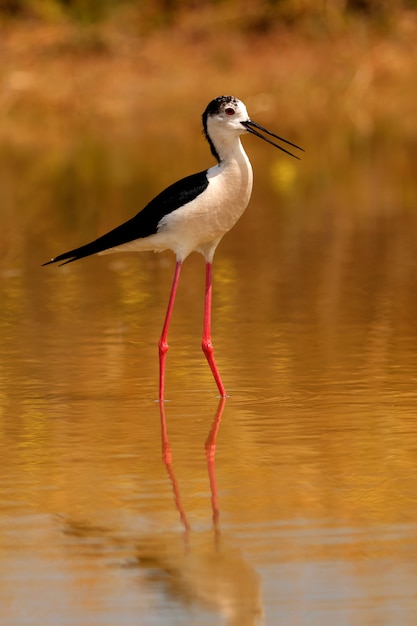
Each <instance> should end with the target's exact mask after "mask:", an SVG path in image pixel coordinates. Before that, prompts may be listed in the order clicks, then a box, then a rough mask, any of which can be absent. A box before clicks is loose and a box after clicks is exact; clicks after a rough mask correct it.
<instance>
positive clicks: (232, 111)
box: [224, 107, 235, 115]
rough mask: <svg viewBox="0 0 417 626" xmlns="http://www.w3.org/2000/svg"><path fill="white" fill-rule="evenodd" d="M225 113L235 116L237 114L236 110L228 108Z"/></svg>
mask: <svg viewBox="0 0 417 626" xmlns="http://www.w3.org/2000/svg"><path fill="white" fill-rule="evenodd" d="M224 112H225V113H226V115H234V114H235V110H234V109H232V107H228V108H227V109H225V110H224Z"/></svg>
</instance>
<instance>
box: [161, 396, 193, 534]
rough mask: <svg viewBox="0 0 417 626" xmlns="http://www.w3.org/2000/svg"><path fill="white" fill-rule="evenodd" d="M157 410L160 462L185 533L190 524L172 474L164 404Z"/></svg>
mask: <svg viewBox="0 0 417 626" xmlns="http://www.w3.org/2000/svg"><path fill="white" fill-rule="evenodd" d="M159 409H160V413H161V440H162V460H163V462H164V463H165V467H166V469H167V472H168V476H169V479H170V481H171V485H172V490H173V492H174V500H175V506H176V507H177V510H178V513H179V514H180V518H181V522H182V523H183V526H184V528H185V530H186V531H188V530H190V524H189V523H188V520H187V516H186V514H185V511H184V508H183V506H182V503H181V496H180V490H179V487H178V482H177V479H176V477H175V474H174V470H173V469H172V453H171V446H170V445H169V440H168V431H167V423H166V418H165V407H164V403H163V402H160V404H159Z"/></svg>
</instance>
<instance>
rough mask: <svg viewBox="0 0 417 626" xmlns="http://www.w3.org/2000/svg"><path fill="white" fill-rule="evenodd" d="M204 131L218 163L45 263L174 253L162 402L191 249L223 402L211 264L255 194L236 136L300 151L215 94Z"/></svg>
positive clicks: (162, 351) (205, 342) (207, 346)
mask: <svg viewBox="0 0 417 626" xmlns="http://www.w3.org/2000/svg"><path fill="white" fill-rule="evenodd" d="M203 129H204V134H205V137H206V139H207V141H208V143H209V146H210V149H211V152H212V154H213V156H214V157H215V158H216V160H217V164H216V165H214V166H213V167H210V168H209V169H207V170H204V171H203V172H198V173H197V174H192V175H191V176H187V177H186V178H182V179H181V180H179V181H177V182H176V183H174V184H172V185H170V186H169V187H167V189H165V190H164V191H162V192H161V193H160V194H159V195H157V196H156V198H154V199H153V200H151V201H150V202H149V204H147V205H146V206H145V208H144V209H142V211H140V212H139V213H138V214H137V215H135V216H134V217H132V218H131V219H130V220H128V221H127V222H125V223H123V224H121V225H120V226H118V227H116V228H114V229H113V230H111V231H110V232H108V233H106V234H105V235H102V236H101V237H99V238H98V239H95V240H94V241H91V242H90V243H87V244H85V245H84V246H80V247H79V248H75V249H74V250H70V251H69V252H64V253H63V254H60V255H58V256H56V257H55V258H53V259H51V260H50V261H48V262H47V263H44V265H49V263H57V262H60V261H64V263H62V265H65V264H66V263H71V262H72V261H77V260H78V259H82V258H83V257H86V256H89V255H91V254H96V253H98V254H107V253H110V252H122V251H128V250H133V251H142V250H153V251H154V252H161V251H162V250H172V251H173V252H174V253H175V255H176V266H175V272H174V280H173V283H172V288H171V294H170V297H169V301H168V309H167V313H166V317H165V321H164V325H163V328H162V334H161V337H160V339H159V400H160V401H163V399H164V385H165V361H166V354H167V351H168V341H167V338H168V329H169V323H170V320H171V316H172V310H173V307H174V301H175V295H176V291H177V286H178V280H179V276H180V271H181V266H182V263H183V261H184V259H185V258H186V257H187V256H188V255H189V254H190V253H191V252H194V251H195V252H200V253H201V254H202V255H203V256H204V258H205V261H206V290H205V304H204V323H203V339H202V348H203V352H204V354H205V356H206V358H207V361H208V364H209V366H210V369H211V371H212V373H213V376H214V379H215V381H216V384H217V387H218V390H219V392H220V395H221V396H222V397H226V391H225V388H224V385H223V383H222V380H221V377H220V374H219V370H218V369H217V365H216V362H215V360H214V355H213V345H212V341H211V294H212V263H213V257H214V252H215V250H216V248H217V246H218V244H219V242H220V240H221V239H222V237H223V235H225V234H226V233H227V232H228V231H229V230H230V229H231V228H232V227H233V226H234V225H235V224H236V222H237V220H238V219H239V217H240V216H241V215H242V213H243V212H244V210H245V209H246V207H247V205H248V202H249V198H250V195H251V192H252V166H251V164H250V161H249V159H248V157H247V155H246V153H245V151H244V149H243V147H242V144H241V142H240V135H243V134H244V133H252V134H253V135H256V137H260V138H261V139H263V140H264V141H267V142H268V143H270V144H272V145H273V146H275V147H276V148H279V149H280V150H282V151H283V152H286V153H287V154H289V155H291V156H294V157H295V155H294V154H292V153H291V152H289V151H288V150H286V149H285V148H282V147H281V146H279V145H278V144H276V143H274V142H273V141H271V140H270V139H268V138H267V137H265V136H264V135H263V134H262V133H265V134H267V135H269V136H270V137H274V138H275V139H278V140H280V141H283V142H284V143H286V144H288V145H290V146H292V147H293V148H296V149H297V150H302V148H300V147H299V146H296V145H295V144H294V143H291V142H290V141H287V140H286V139H283V138H282V137H279V136H278V135H275V134H274V133H271V132H270V131H269V130H267V129H266V128H263V127H262V126H260V125H259V124H256V123H255V122H254V121H252V120H251V119H250V117H249V115H248V113H247V110H246V107H245V105H244V104H243V102H241V101H240V100H238V99H237V98H235V97H233V96H219V97H218V98H215V99H214V100H212V101H211V102H210V103H209V104H208V106H207V108H206V110H205V111H204V113H203ZM295 158H298V157H295Z"/></svg>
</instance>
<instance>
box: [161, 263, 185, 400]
mask: <svg viewBox="0 0 417 626" xmlns="http://www.w3.org/2000/svg"><path fill="white" fill-rule="evenodd" d="M180 272H181V261H177V264H176V266H175V272H174V280H173V281H172V287H171V293H170V296H169V301H168V308H167V312H166V316H165V321H164V325H163V327H162V333H161V337H160V338H159V401H160V402H163V400H164V390H165V362H166V358H167V352H168V348H169V346H168V329H169V323H170V321H171V316H172V310H173V308H174V302H175V296H176V293H177V287H178V280H179V277H180Z"/></svg>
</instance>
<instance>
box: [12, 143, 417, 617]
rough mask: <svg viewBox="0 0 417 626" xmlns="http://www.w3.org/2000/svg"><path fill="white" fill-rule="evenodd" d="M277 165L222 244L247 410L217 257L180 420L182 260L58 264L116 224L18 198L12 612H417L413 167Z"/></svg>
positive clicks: (185, 348)
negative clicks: (217, 380) (54, 259)
mask: <svg viewBox="0 0 417 626" xmlns="http://www.w3.org/2000/svg"><path fill="white" fill-rule="evenodd" d="M258 150H261V149H258ZM258 154H260V152H259V153H257V155H258ZM268 157H270V153H269V152H268V155H265V159H266V158H268ZM254 165H255V173H257V174H258V175H257V177H256V180H255V195H254V198H253V201H252V203H251V206H250V209H248V212H247V213H246V215H245V216H244V218H243V219H242V221H241V223H240V224H239V225H238V226H237V227H236V228H235V229H234V231H233V232H232V233H230V234H229V235H228V236H227V237H226V238H225V240H224V241H223V242H222V244H221V245H220V247H219V250H218V253H217V256H216V260H215V268H214V269H215V271H214V280H215V286H214V296H213V299H214V311H213V340H214V344H215V350H216V356H217V361H218V365H219V369H220V371H221V373H222V377H223V381H224V384H225V386H226V389H227V391H228V393H229V398H227V400H226V402H225V404H224V405H223V404H222V403H220V404H219V399H218V398H217V397H216V394H217V390H216V386H215V384H214V381H213V380H212V378H211V375H210V372H209V370H208V367H207V365H206V363H205V360H204V357H203V355H202V353H201V350H200V335H201V323H202V315H203V289H204V284H203V281H204V263H203V260H202V258H200V257H198V256H195V257H191V258H190V259H189V260H188V261H187V262H186V264H185V265H184V269H183V274H182V276H181V282H180V287H179V292H178V300H177V303H176V307H175V311H174V318H173V322H172V328H171V332H170V336H169V341H170V351H169V353H168V361H167V383H166V385H167V387H166V395H167V400H168V401H167V402H166V403H165V406H164V413H163V414H162V415H161V413H160V407H159V405H158V403H157V402H155V399H156V398H157V392H158V390H157V375H158V363H157V340H158V337H159V333H160V329H161V325H162V321H163V317H164V313H165V306H166V302H167V297H168V293H169V288H170V282H171V279H172V273H173V269H174V259H173V257H172V256H171V255H170V254H163V255H152V254H142V255H134V254H133V255H118V256H116V255H115V256H109V257H97V258H93V259H86V260H84V261H82V262H80V263H77V264H73V265H70V266H66V267H64V268H57V267H54V266H49V267H47V268H41V267H40V264H41V263H42V262H44V261H45V260H47V259H48V257H49V256H52V255H54V254H57V253H59V252H62V251H64V250H65V249H66V248H68V247H71V246H75V245H78V244H80V243H83V242H84V241H85V238H86V237H87V236H88V237H89V236H95V234H96V233H95V232H93V231H94V228H95V226H94V219H95V218H94V219H93V218H92V219H91V220H90V218H89V217H88V215H87V214H85V213H84V212H83V209H82V208H81V207H83V193H84V192H85V190H83V188H82V186H81V187H80V188H77V187H76V188H75V189H74V190H73V193H74V194H75V195H76V198H77V202H75V208H74V207H73V209H72V214H71V213H69V212H68V211H67V209H66V208H65V206H64V204H65V203H64V202H62V206H54V203H53V198H52V199H50V200H49V202H50V204H48V202H45V207H44V210H43V208H42V206H38V208H37V212H36V220H35V219H34V218H33V220H29V221H28V223H27V224H26V223H24V224H23V226H24V228H23V229H22V228H18V227H14V225H15V224H16V222H15V220H16V221H17V225H18V226H21V225H22V219H23V218H22V215H24V214H25V213H24V212H25V210H28V211H29V205H30V202H29V199H28V200H27V204H26V205H25V206H22V205H20V206H19V207H17V206H16V207H15V208H16V213H14V212H13V211H12V210H11V211H10V215H9V221H10V223H11V224H12V227H11V229H10V237H9V238H8V241H6V242H5V245H7V244H8V247H7V249H8V254H7V255H3V256H2V259H1V268H0V269H1V276H2V279H1V301H2V304H1V306H2V312H3V313H2V318H1V321H0V358H1V372H0V401H1V408H0V416H1V428H0V451H1V458H2V463H1V471H0V525H1V531H2V532H1V540H0V580H1V585H0V622H1V623H2V624H7V625H8V626H24V625H29V624H36V625H38V624H43V625H45V626H49V625H54V626H56V624H60V625H62V626H66V625H70V624H71V625H72V624H80V625H81V624H82V626H93V625H94V626H95V625H97V624H100V626H104V625H106V624H109V625H110V624H111V625H112V626H113V625H115V624H126V625H130V624H132V625H133V624H135V625H136V624H158V625H159V624H161V625H172V624H181V625H193V626H194V625H200V624H202V625H204V624H228V625H236V626H237V625H239V626H242V625H243V626H245V625H248V626H249V625H253V624H266V625H271V626H272V625H276V624H285V625H290V624H291V625H292V624H294V625H297V626H298V625H301V624H311V625H314V626H316V625H317V626H327V625H332V626H334V625H335V624H337V625H338V626H344V625H347V626H350V625H352V626H353V625H355V626H358V625H369V624H384V625H398V624H401V625H402V626H408V625H410V626H411V625H413V626H414V624H415V623H416V619H417V600H416V592H415V590H416V587H417V568H416V560H417V559H416V557H417V549H416V546H417V524H416V519H417V496H416V494H417V474H416V469H417V460H416V458H417V455H416V452H417V445H416V441H417V392H416V366H417V351H416V347H417V324H416V311H417V248H416V246H415V239H416V236H415V233H416V228H417V215H416V214H415V200H416V195H417V194H416V192H415V189H414V187H413V185H414V183H413V180H412V179H411V178H410V177H408V176H406V175H402V173H401V172H394V173H392V170H390V168H388V169H385V165H384V164H383V163H382V162H379V163H377V164H373V163H371V162H370V163H365V164H363V163H362V164H361V165H360V166H356V168H355V169H353V168H352V169H351V170H347V171H346V172H344V173H343V175H342V174H340V175H339V176H335V180H334V181H332V180H330V179H328V180H325V181H323V176H322V175H323V171H317V172H316V173H315V174H314V172H311V170H310V172H309V174H308V175H307V174H304V173H303V167H305V165H304V166H303V164H301V165H300V166H299V167H300V170H297V172H298V173H297V174H294V170H293V169H292V164H291V166H289V165H288V164H287V162H286V161H285V160H284V161H283V160H281V159H278V160H277V161H275V162H274V166H273V168H272V169H270V168H269V164H268V161H266V160H265V161H264V162H262V161H260V157H259V156H258V160H256V158H255V162H254ZM296 167H298V165H297V166H296ZM263 168H265V171H266V172H267V173H266V174H262V173H261V172H262V170H263ZM185 173H187V172H185ZM294 176H297V177H298V178H296V179H294V181H293V182H291V181H292V180H293V177H294ZM329 178H330V177H329ZM103 184H104V183H103ZM105 184H106V185H107V186H109V183H108V181H106V182H105ZM58 188H60V189H61V187H60V186H59V185H58V183H56V185H55V186H52V189H53V190H54V194H55V193H56V190H57V189H58ZM152 189H153V192H154V193H156V192H157V191H158V190H159V180H158V181H156V182H155V185H154V187H152ZM118 193H119V195H120V192H118ZM102 196H103V197H100V202H99V204H100V208H99V209H98V208H97V210H96V214H94V212H92V214H94V215H98V216H99V215H107V217H106V218H105V220H104V221H106V226H109V227H111V226H112V225H116V224H117V222H118V218H117V216H116V217H115V216H114V215H113V216H112V215H110V209H109V208H108V205H107V204H106V198H105V197H104V196H106V194H102ZM54 197H56V196H55V195H54ZM148 197H149V196H148ZM28 198H29V196H28ZM145 199H146V198H143V201H145ZM90 200H91V198H90ZM110 200H111V198H110V199H109V202H110ZM113 201H114V198H113ZM10 202H12V200H11V201H10ZM140 202H142V199H140ZM49 206H50V207H51V208H50V209H49V208H48V207H49ZM106 211H107V213H106ZM71 215H72V218H71V217H70V216H71ZM17 216H18V217H17ZM60 216H62V217H60ZM74 216H77V217H74ZM126 217H127V216H126ZM19 220H20V221H19ZM74 220H75V225H74ZM77 220H78V221H77ZM97 220H98V222H99V226H98V227H97V228H98V229H99V227H100V221H99V218H97ZM40 221H41V222H42V227H40V226H39V222H40ZM92 224H93V225H92Z"/></svg>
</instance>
